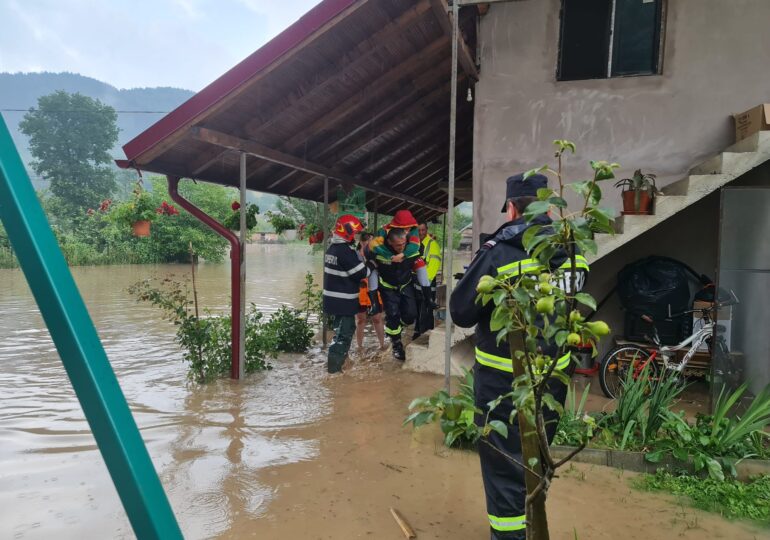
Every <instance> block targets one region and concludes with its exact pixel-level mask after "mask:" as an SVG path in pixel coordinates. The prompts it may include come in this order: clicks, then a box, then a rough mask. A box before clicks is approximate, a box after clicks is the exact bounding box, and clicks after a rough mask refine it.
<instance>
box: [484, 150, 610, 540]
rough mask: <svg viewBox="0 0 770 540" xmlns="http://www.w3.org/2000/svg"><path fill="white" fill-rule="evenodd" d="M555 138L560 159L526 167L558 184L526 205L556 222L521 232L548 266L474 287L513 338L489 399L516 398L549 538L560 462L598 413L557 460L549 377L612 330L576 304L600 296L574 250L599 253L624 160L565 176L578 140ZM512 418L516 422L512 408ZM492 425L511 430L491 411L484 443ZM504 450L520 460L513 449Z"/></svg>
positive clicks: (533, 498)
mask: <svg viewBox="0 0 770 540" xmlns="http://www.w3.org/2000/svg"><path fill="white" fill-rule="evenodd" d="M554 144H555V146H556V153H555V157H556V160H557V167H556V168H555V169H552V168H550V167H549V166H547V165H546V166H543V167H540V168H539V169H533V170H531V171H528V172H527V173H526V174H525V178H528V177H530V176H531V175H533V174H535V173H544V174H547V175H551V176H553V177H555V178H556V180H557V183H558V187H557V189H556V190H554V189H551V188H543V189H539V190H538V193H537V198H538V200H537V201H535V202H533V203H531V204H530V205H529V206H528V207H527V209H526V211H525V213H524V217H525V218H526V219H527V220H528V221H532V220H533V219H534V218H535V217H537V216H540V215H544V214H551V215H552V218H553V223H552V224H550V225H547V226H544V225H533V226H531V227H530V228H529V229H528V230H527V232H526V233H525V234H524V237H523V243H524V247H525V249H526V250H527V252H528V253H530V256H531V257H532V258H535V259H537V260H538V261H539V262H540V265H541V267H542V268H544V269H546V270H544V271H542V272H541V273H540V274H539V275H537V274H535V275H532V274H530V275H527V274H522V273H521V272H520V274H521V275H523V277H522V278H520V279H515V280H510V279H508V278H506V276H505V275H500V276H497V277H492V276H484V277H483V278H482V279H481V281H480V282H479V284H478V287H477V291H478V292H479V295H478V299H477V301H479V302H481V303H483V304H484V305H486V304H488V303H489V302H493V303H494V305H495V308H494V310H493V312H492V315H491V323H490V328H491V330H492V331H496V332H498V334H497V340H498V342H500V341H502V340H504V339H507V340H508V343H509V346H510V352H511V358H512V359H513V385H512V388H511V391H510V392H509V393H507V394H505V395H502V396H499V397H498V398H497V399H496V400H495V401H494V402H492V404H491V408H492V409H494V408H495V407H496V406H497V405H499V404H500V403H502V401H503V400H509V399H510V400H512V401H513V405H514V409H515V411H514V414H516V415H517V419H518V422H519V428H520V429H519V431H520V434H521V448H522V456H523V463H518V462H517V464H518V465H519V466H521V467H523V468H524V469H525V481H526V487H527V498H526V515H527V538H528V539H536V540H547V539H548V538H549V534H548V521H547V518H546V511H545V500H546V496H547V494H548V489H549V487H550V485H551V481H552V479H553V477H554V474H555V472H556V469H558V468H559V467H560V466H562V465H564V464H565V463H566V462H567V461H569V460H570V459H572V457H574V456H575V455H576V454H577V453H578V452H579V451H580V450H582V449H583V448H584V447H585V444H586V443H587V441H588V433H589V432H590V430H591V429H592V426H591V425H590V424H591V423H592V422H593V420H591V419H588V418H586V420H585V421H586V431H585V436H584V437H583V443H582V444H581V445H580V446H579V447H578V448H577V449H576V450H575V451H574V452H573V453H571V454H570V455H568V456H567V457H565V458H564V459H562V460H560V461H555V460H554V458H553V456H552V455H551V453H550V450H549V443H548V438H547V432H546V421H545V418H544V414H543V410H544V407H547V408H548V409H550V410H552V411H554V412H556V413H558V414H562V413H563V407H562V405H561V404H560V403H559V402H558V401H557V400H556V399H555V398H554V397H553V395H551V394H550V393H549V389H548V380H549V379H550V378H552V377H553V378H556V379H558V380H561V381H562V382H563V383H564V384H569V377H568V376H567V375H566V374H565V373H563V372H562V371H560V370H558V369H557V362H558V359H561V358H563V357H564V356H565V355H569V354H571V352H570V347H573V346H575V345H577V344H579V343H586V344H588V343H590V344H591V345H592V346H593V347H594V354H596V343H597V342H598V341H599V340H600V339H601V338H602V337H604V336H606V335H607V334H609V327H608V326H607V324H606V323H604V322H602V321H595V322H587V321H586V320H585V319H584V316H583V315H582V314H581V312H580V311H579V310H578V306H579V305H581V304H582V305H583V306H586V307H588V308H590V309H592V310H595V309H596V302H595V300H594V299H593V298H592V297H591V296H590V295H588V294H586V293H582V292H577V289H578V285H579V284H578V283H577V275H578V274H577V268H578V265H579V262H578V258H577V257H578V255H579V254H580V253H581V252H582V253H584V254H588V253H596V250H597V245H596V242H595V241H594V239H593V236H594V233H596V232H603V233H612V232H613V227H612V221H613V219H614V211H612V210H608V209H605V208H601V207H599V202H600V201H601V197H602V192H601V188H600V187H599V184H600V182H601V181H603V180H607V179H610V178H613V176H614V174H613V171H614V170H615V169H616V168H618V167H619V165H618V164H617V163H608V162H606V161H592V162H591V168H592V170H593V178H591V179H590V180H585V181H580V182H573V183H569V184H567V183H565V180H564V177H563V175H562V158H563V157H564V155H565V153H567V152H571V153H573V154H574V152H575V145H574V144H573V143H572V142H570V141H565V140H557V141H554ZM567 188H570V189H571V190H573V191H574V192H575V193H576V194H577V195H578V196H579V197H580V199H581V202H580V204H579V210H577V211H570V210H569V209H568V205H567V201H566V200H565V198H564V195H565V190H566V189H567ZM564 253H566V254H567V257H568V264H567V265H566V266H567V267H566V268H564V267H563V266H564V265H562V266H560V267H559V268H556V269H554V268H553V267H552V266H551V260H552V259H553V258H554V257H555V256H557V255H559V254H561V256H563V254H564ZM520 270H521V269H520ZM580 285H582V284H580ZM553 350H556V352H555V353H553ZM548 351H551V354H549V353H548ZM510 422H513V416H512V417H511V418H510ZM491 431H496V432H498V433H499V434H500V435H502V436H503V437H507V436H508V427H507V425H506V424H505V423H503V422H500V421H498V420H492V421H489V415H487V422H486V423H485V426H484V427H483V430H482V435H483V436H484V437H483V438H482V443H484V442H486V443H487V444H489V443H488V441H487V439H486V436H488V435H489V433H490V432H491ZM506 457H507V458H508V459H509V460H511V461H512V462H516V460H514V458H513V457H512V456H506Z"/></svg>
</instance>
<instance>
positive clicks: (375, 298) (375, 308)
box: [367, 291, 382, 315]
mask: <svg viewBox="0 0 770 540" xmlns="http://www.w3.org/2000/svg"><path fill="white" fill-rule="evenodd" d="M381 311H382V306H381V305H380V298H379V295H378V294H377V291H369V309H368V311H367V313H368V314H369V315H377V314H378V313H380V312H381Z"/></svg>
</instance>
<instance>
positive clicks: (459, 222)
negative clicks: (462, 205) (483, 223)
mask: <svg viewBox="0 0 770 540" xmlns="http://www.w3.org/2000/svg"><path fill="white" fill-rule="evenodd" d="M443 219H444V218H443V217H442V218H440V219H439V221H438V223H431V224H429V225H428V231H429V232H430V234H431V235H433V237H434V238H435V239H436V241H437V242H438V243H439V245H441V246H443V245H444V222H443ZM472 221H473V216H471V215H470V214H466V213H464V212H462V211H461V210H460V209H459V208H455V209H454V234H452V245H453V246H454V249H457V248H458V247H460V240H461V237H462V235H461V233H460V231H462V230H463V229H464V228H465V227H466V226H467V225H469V224H470V223H471V222H472Z"/></svg>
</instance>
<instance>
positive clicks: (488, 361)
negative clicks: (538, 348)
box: [476, 347, 571, 373]
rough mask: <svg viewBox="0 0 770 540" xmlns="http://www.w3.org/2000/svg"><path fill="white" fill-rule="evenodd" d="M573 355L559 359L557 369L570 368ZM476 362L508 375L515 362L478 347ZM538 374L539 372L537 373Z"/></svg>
mask: <svg viewBox="0 0 770 540" xmlns="http://www.w3.org/2000/svg"><path fill="white" fill-rule="evenodd" d="M570 358H571V355H570V353H567V354H565V355H564V356H562V357H561V358H559V359H558V360H557V361H556V369H559V370H564V369H567V368H568V367H569V363H570ZM476 362H478V363H479V364H481V365H482V366H487V367H491V368H493V369H499V370H500V371H505V372H507V373H513V362H512V361H511V359H510V358H505V357H504V356H496V355H494V354H489V353H486V352H484V351H482V350H481V349H479V348H478V347H476ZM536 373H537V372H536ZM539 373H542V372H539Z"/></svg>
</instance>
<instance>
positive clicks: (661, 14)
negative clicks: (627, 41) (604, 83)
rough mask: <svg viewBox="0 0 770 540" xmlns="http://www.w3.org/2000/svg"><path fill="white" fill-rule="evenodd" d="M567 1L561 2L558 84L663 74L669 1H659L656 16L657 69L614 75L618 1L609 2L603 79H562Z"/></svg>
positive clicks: (557, 66)
mask: <svg viewBox="0 0 770 540" xmlns="http://www.w3.org/2000/svg"><path fill="white" fill-rule="evenodd" d="M566 2H567V0H561V2H560V9H559V49H558V57H557V61H556V81H557V82H569V81H596V80H605V79H625V78H628V77H650V76H655V75H662V74H663V60H664V56H665V42H666V22H667V13H668V0H658V12H657V15H656V32H657V39H656V40H654V46H655V48H656V53H657V54H655V68H654V70H653V71H651V72H650V73H633V74H623V75H613V74H612V67H613V66H612V62H613V59H614V56H613V52H614V48H615V13H616V9H617V0H609V2H610V3H611V4H612V5H611V10H610V20H609V24H608V25H607V26H608V34H607V36H606V42H607V44H608V50H607V69H606V71H605V72H604V75H603V76H601V77H585V78H577V79H565V78H563V77H562V71H563V69H562V63H563V61H564V56H563V51H564V27H565V21H564V13H565V5H566Z"/></svg>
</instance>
